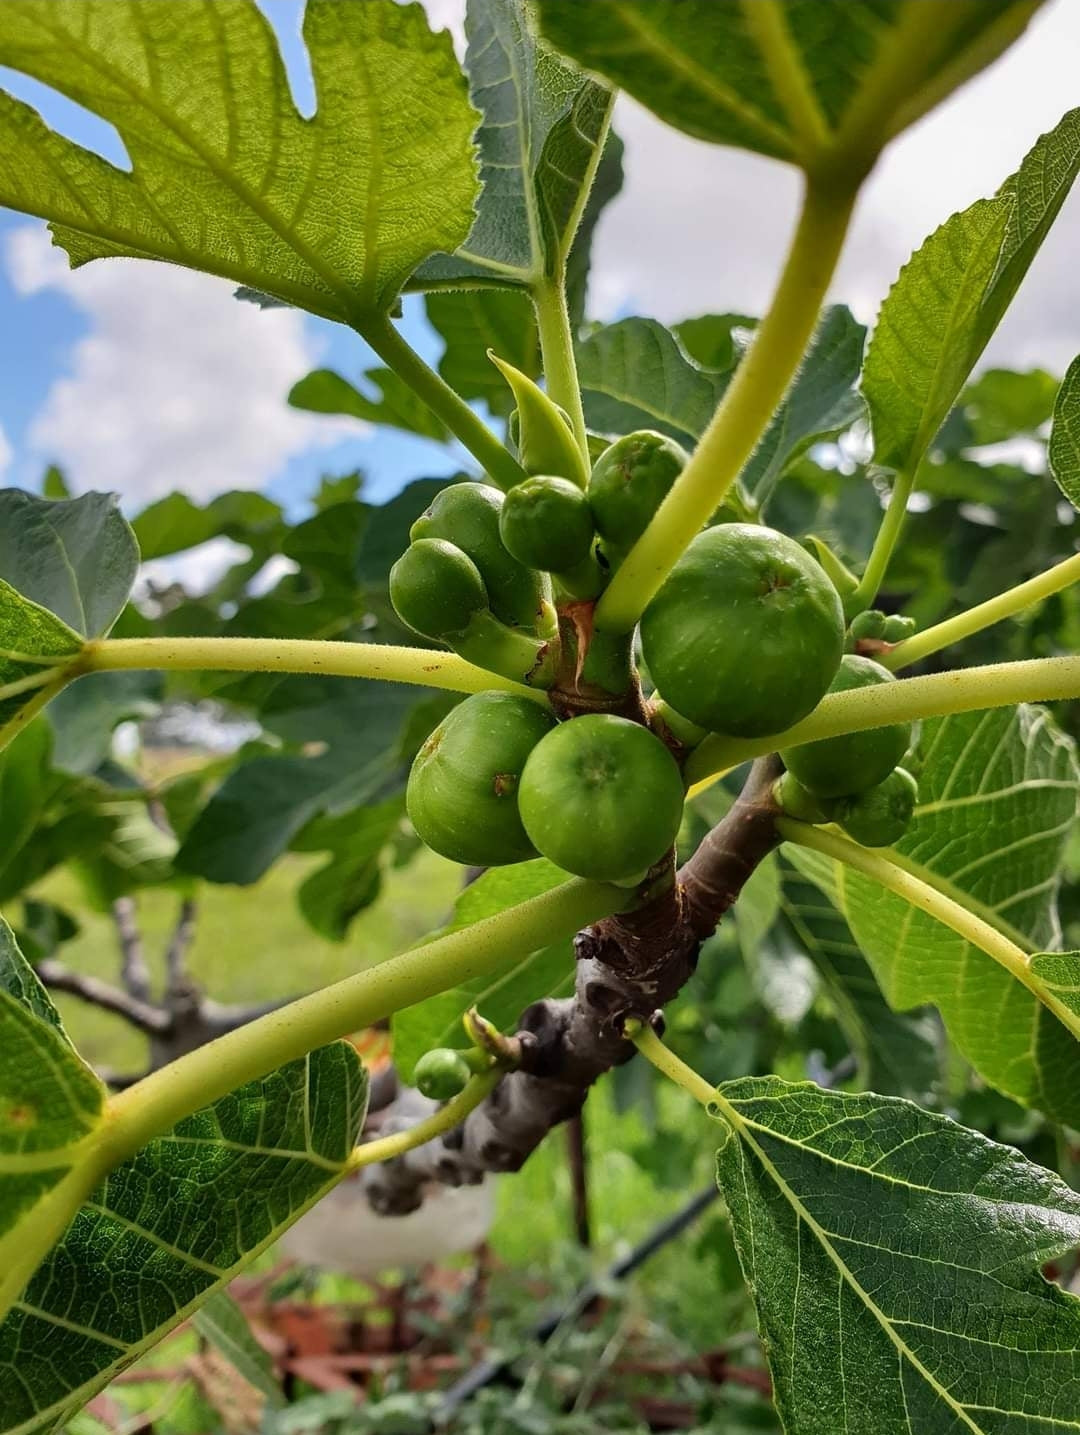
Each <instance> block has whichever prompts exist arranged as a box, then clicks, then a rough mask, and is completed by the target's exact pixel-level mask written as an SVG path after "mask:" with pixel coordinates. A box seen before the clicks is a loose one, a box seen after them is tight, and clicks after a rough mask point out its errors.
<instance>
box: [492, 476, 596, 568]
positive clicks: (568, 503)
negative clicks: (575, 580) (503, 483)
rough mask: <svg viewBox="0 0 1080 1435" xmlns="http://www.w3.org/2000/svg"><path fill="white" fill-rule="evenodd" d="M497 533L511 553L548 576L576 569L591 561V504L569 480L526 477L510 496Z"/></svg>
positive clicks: (500, 517) (504, 507) (500, 516)
mask: <svg viewBox="0 0 1080 1435" xmlns="http://www.w3.org/2000/svg"><path fill="white" fill-rule="evenodd" d="M499 532H500V534H501V535H502V541H503V543H504V545H505V547H506V549H507V551H508V552H509V553H511V554H512V555H513V556H514V557H515V558H516V559H517V560H518V562H519V563H523V564H525V566H526V567H529V568H536V569H538V570H540V571H541V572H546V573H562V572H566V571H568V570H570V569H573V568H576V567H577V566H578V565H579V564H581V563H584V562H585V561H586V560H587V559H588V557H589V551H590V549H591V548H592V541H593V519H592V510H591V508H590V507H589V500H588V499H587V498H586V497H585V495H584V493H582V491H581V489H580V488H578V486H577V484H575V483H571V482H570V480H569V479H566V478H555V477H548V476H546V475H543V476H538V477H536V478H527V479H526V480H525V482H524V483H519V484H518V485H517V487H516V488H512V489H511V490H510V492H509V493H508V494H507V495H506V498H505V500H504V502H503V506H502V510H501V512H500V514H499Z"/></svg>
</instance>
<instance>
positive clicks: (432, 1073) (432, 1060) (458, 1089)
mask: <svg viewBox="0 0 1080 1435" xmlns="http://www.w3.org/2000/svg"><path fill="white" fill-rule="evenodd" d="M471 1076H472V1072H471V1071H470V1070H469V1064H468V1062H467V1061H466V1060H465V1058H464V1057H463V1056H462V1054H461V1052H460V1051H452V1050H451V1049H450V1047H448V1046H437V1047H434V1048H433V1049H432V1050H431V1051H425V1052H424V1054H423V1056H422V1057H421V1058H420V1060H419V1061H418V1062H417V1063H416V1066H415V1067H414V1069H413V1085H414V1086H415V1087H416V1089H417V1090H418V1091H419V1092H420V1094H421V1095H422V1096H427V1097H429V1098H430V1099H431V1100H432V1101H452V1100H453V1098H454V1097H455V1096H460V1095H461V1093H462V1092H463V1091H464V1090H465V1088H466V1086H468V1084H469V1078H470V1077H471Z"/></svg>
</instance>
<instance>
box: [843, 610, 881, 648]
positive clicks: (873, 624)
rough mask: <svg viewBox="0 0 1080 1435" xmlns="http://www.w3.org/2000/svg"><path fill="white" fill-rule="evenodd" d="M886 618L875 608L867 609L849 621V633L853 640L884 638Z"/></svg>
mask: <svg viewBox="0 0 1080 1435" xmlns="http://www.w3.org/2000/svg"><path fill="white" fill-rule="evenodd" d="M887 622H888V618H887V616H886V615H885V614H884V613H882V612H879V611H878V609H877V608H867V610H866V611H865V612H864V613H857V614H856V615H855V617H854V618H852V620H851V628H850V630H849V631H850V633H851V636H852V637H853V638H855V639H856V640H858V639H859V638H884V636H885V624H886V623H887Z"/></svg>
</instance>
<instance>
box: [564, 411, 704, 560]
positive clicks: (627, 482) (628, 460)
mask: <svg viewBox="0 0 1080 1435" xmlns="http://www.w3.org/2000/svg"><path fill="white" fill-rule="evenodd" d="M689 458H690V455H689V454H688V453H687V452H686V450H685V449H684V448H683V447H682V446H681V445H680V444H677V443H676V442H675V440H674V439H672V438H668V437H667V435H666V434H662V433H654V432H653V431H652V430H651V429H641V430H639V432H637V433H630V434H626V435H625V437H623V438H620V439H616V441H615V442H614V443H613V444H612V445H611V446H610V448H607V449H605V450H604V452H603V453H602V454H601V455H600V457H599V458H598V459H597V461H596V463H595V465H594V467H593V471H592V474H591V476H590V478H589V489H588V494H589V504H590V505H591V507H592V511H593V520H594V522H595V524H596V531H597V533H599V534H600V536H601V538H602V539H603V540H604V549H605V552H606V553H607V556H608V559H609V561H610V562H611V563H612V565H613V566H614V565H617V564H618V563H619V562H620V561H621V559H622V558H623V557H624V556H625V554H626V553H627V552H628V551H629V550H630V549H631V548H632V547H633V546H634V544H635V543H636V542H637V541H638V539H639V538H640V537H641V535H642V534H643V533H644V532H645V530H646V528H647V527H648V526H649V523H650V522H651V521H652V516H653V514H654V513H655V512H656V510H657V509H658V508H659V507H660V505H661V503H662V502H663V501H664V499H665V498H666V496H667V494H668V491H669V490H670V488H671V486H672V484H673V483H674V482H675V480H676V479H677V478H678V476H679V474H680V473H682V471H683V469H684V468H685V467H686V464H687V463H688V462H689Z"/></svg>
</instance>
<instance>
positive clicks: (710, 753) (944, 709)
mask: <svg viewBox="0 0 1080 1435" xmlns="http://www.w3.org/2000/svg"><path fill="white" fill-rule="evenodd" d="M1076 697H1080V658H1030V659H1027V660H1025V661H1024V662H1020V663H990V664H988V665H987V666H986V667H981V668H958V669H956V670H955V671H954V672H951V673H931V674H929V675H928V676H926V677H921V678H900V679H899V680H898V681H897V682H895V683H881V684H879V685H878V686H875V687H872V688H858V689H853V690H852V691H851V692H846V693H829V694H828V696H826V697H824V698H822V700H821V702H820V703H819V704H818V706H817V707H816V708H815V709H814V711H813V712H812V713H811V714H810V716H809V717H807V718H803V720H802V722H799V723H796V724H795V726H794V727H790V728H788V729H787V731H786V732H778V733H772V734H771V735H769V736H767V737H753V738H732V737H722V736H720V734H718V733H714V734H713V736H712V737H708V738H706V739H705V741H704V742H703V743H702V744H701V746H700V747H699V748H698V749H697V750H696V752H694V753H692V754H691V756H690V759H689V761H688V762H687V765H686V775H687V780H688V781H689V782H691V783H697V782H700V781H701V780H702V778H705V777H708V776H710V775H711V774H712V773H714V772H717V771H719V770H720V769H721V768H729V767H737V766H738V764H739V763H741V762H748V761H749V760H750V758H752V757H759V756H761V755H762V754H763V753H766V752H776V751H778V750H779V749H780V748H785V747H799V746H801V745H802V744H803V743H806V742H816V741H817V740H818V738H822V737H840V736H842V735H844V734H846V733H849V732H865V731H866V730H867V729H868V728H872V727H887V726H888V725H889V724H890V723H897V722H915V721H916V720H917V719H919V718H930V717H948V716H950V715H951V714H952V713H970V712H978V711H979V710H980V709H982V708H1001V707H1013V706H1015V704H1017V703H1038V702H1060V701H1061V700H1062V699H1066V698H1076Z"/></svg>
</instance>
